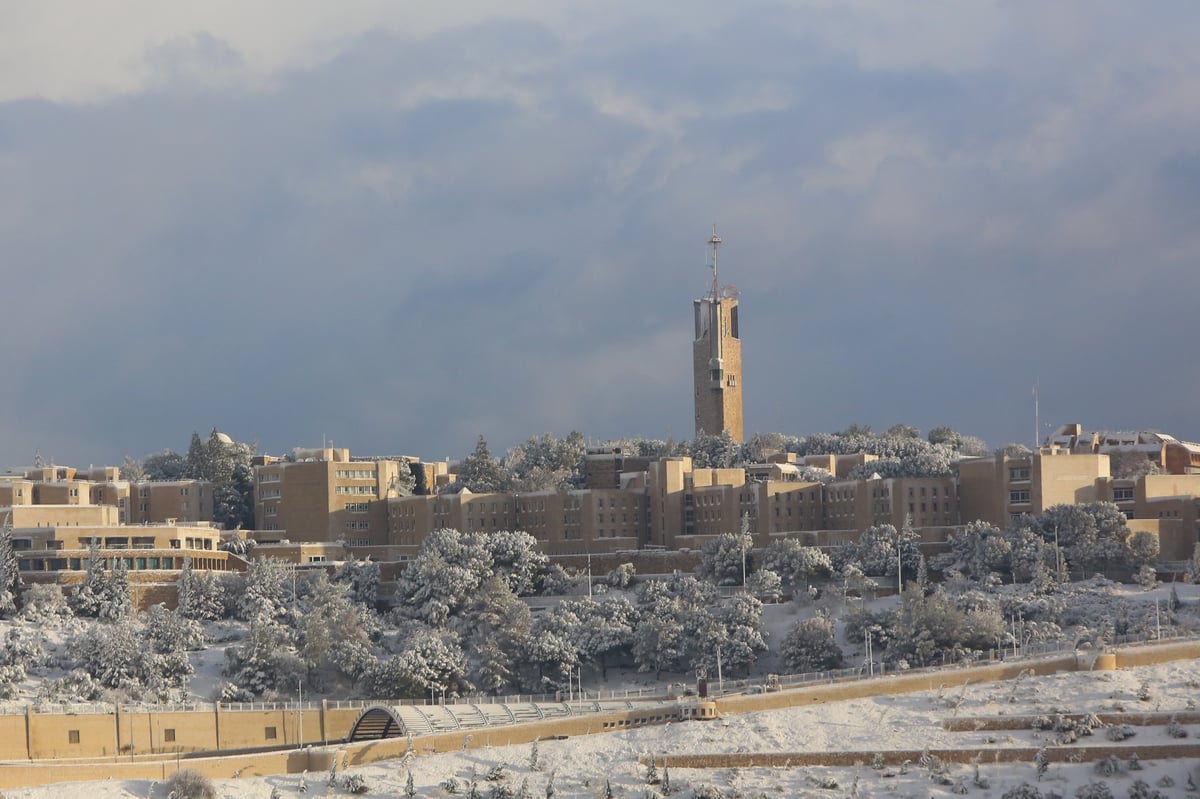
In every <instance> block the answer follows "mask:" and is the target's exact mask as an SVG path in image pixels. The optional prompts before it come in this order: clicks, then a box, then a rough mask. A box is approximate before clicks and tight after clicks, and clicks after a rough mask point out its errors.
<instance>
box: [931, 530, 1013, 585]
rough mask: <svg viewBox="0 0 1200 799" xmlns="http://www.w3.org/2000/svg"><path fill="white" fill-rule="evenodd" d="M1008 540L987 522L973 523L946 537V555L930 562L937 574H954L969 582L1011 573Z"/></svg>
mask: <svg viewBox="0 0 1200 799" xmlns="http://www.w3.org/2000/svg"><path fill="white" fill-rule="evenodd" d="M1012 552H1013V540H1012V536H1009V535H1006V534H1005V533H1004V532H1003V531H1001V530H1000V529H999V528H997V527H993V526H992V525H990V524H988V523H987V522H982V521H974V522H971V523H970V524H968V525H967V526H966V527H964V528H963V529H962V530H961V531H959V532H955V533H951V534H950V551H949V552H946V553H943V554H941V555H936V556H934V558H933V564H932V565H933V567H934V568H935V569H938V570H939V571H944V572H949V571H957V572H959V573H961V574H964V575H966V576H967V577H970V578H971V579H973V580H982V579H984V578H985V577H987V576H988V575H990V574H993V573H999V574H1007V573H1011V571H1012V562H1011V559H1012Z"/></svg>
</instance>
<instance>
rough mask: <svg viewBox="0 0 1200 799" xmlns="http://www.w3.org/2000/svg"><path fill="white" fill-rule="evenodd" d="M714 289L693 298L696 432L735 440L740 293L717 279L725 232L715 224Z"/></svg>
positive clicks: (739, 379) (738, 407) (739, 388)
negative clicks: (725, 432) (722, 434)
mask: <svg viewBox="0 0 1200 799" xmlns="http://www.w3.org/2000/svg"><path fill="white" fill-rule="evenodd" d="M708 244H709V246H710V247H712V272H713V275H712V277H713V282H712V294H711V295H710V296H708V297H704V298H702V299H699V300H695V301H694V302H693V307H694V310H695V315H696V340H695V341H694V342H692V379H693V382H694V383H695V388H696V432H697V433H699V432H700V431H701V430H703V431H704V432H705V433H708V434H709V435H719V434H720V433H721V432H723V431H726V430H728V431H729V435H730V436H731V437H732V438H733V440H734V441H741V440H742V437H743V433H742V340H741V338H740V337H739V334H738V296H737V289H735V288H733V287H732V286H724V287H722V286H721V283H720V281H719V280H718V279H717V249H718V248H719V247H720V246H721V238H720V237H719V236H718V235H717V226H716V225H713V234H712V238H710V239H709V240H708Z"/></svg>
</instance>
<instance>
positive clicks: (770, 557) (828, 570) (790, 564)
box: [762, 538, 833, 588]
mask: <svg viewBox="0 0 1200 799" xmlns="http://www.w3.org/2000/svg"><path fill="white" fill-rule="evenodd" d="M762 562H763V568H765V569H770V570H771V571H774V572H776V573H778V574H779V577H780V579H782V580H784V581H786V582H788V583H790V584H791V585H793V586H798V585H800V584H801V583H803V584H804V587H805V588H807V587H808V585H809V583H811V582H812V580H814V579H816V578H818V577H829V576H830V575H832V574H833V560H832V559H831V558H830V557H829V554H828V553H827V552H825V550H823V549H821V548H820V547H806V546H804V544H803V543H801V542H800V540H799V539H795V538H781V539H777V540H775V541H772V542H771V544H770V545H769V546H768V547H767V549H766V552H764V553H763V558H762Z"/></svg>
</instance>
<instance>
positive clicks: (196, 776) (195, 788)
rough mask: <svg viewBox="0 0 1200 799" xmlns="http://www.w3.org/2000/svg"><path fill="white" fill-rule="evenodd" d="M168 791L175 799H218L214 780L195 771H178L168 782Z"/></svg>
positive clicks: (186, 769)
mask: <svg viewBox="0 0 1200 799" xmlns="http://www.w3.org/2000/svg"><path fill="white" fill-rule="evenodd" d="M167 791H168V793H169V794H170V795H171V796H174V797H175V799H217V787H216V786H215V785H213V782H212V780H210V779H209V778H208V777H206V776H204V775H203V774H201V773H200V772H199V771H196V770H195V769H190V768H185V769H180V770H179V771H176V772H175V773H174V774H172V775H171V777H170V779H168V780H167Z"/></svg>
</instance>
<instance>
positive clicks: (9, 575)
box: [0, 512, 21, 617]
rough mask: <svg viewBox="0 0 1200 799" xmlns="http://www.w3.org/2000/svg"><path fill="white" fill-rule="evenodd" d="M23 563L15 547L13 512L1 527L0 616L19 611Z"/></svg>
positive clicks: (7, 516)
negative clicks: (18, 557)
mask: <svg viewBox="0 0 1200 799" xmlns="http://www.w3.org/2000/svg"><path fill="white" fill-rule="evenodd" d="M20 566H21V563H20V561H19V560H18V559H17V553H16V550H14V549H13V528H12V513H11V512H10V513H8V514H7V515H6V516H5V517H4V526H3V527H2V528H0V616H5V617H8V616H11V615H12V614H14V613H16V612H17V597H18V596H19V595H20V592H21V568H20Z"/></svg>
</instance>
